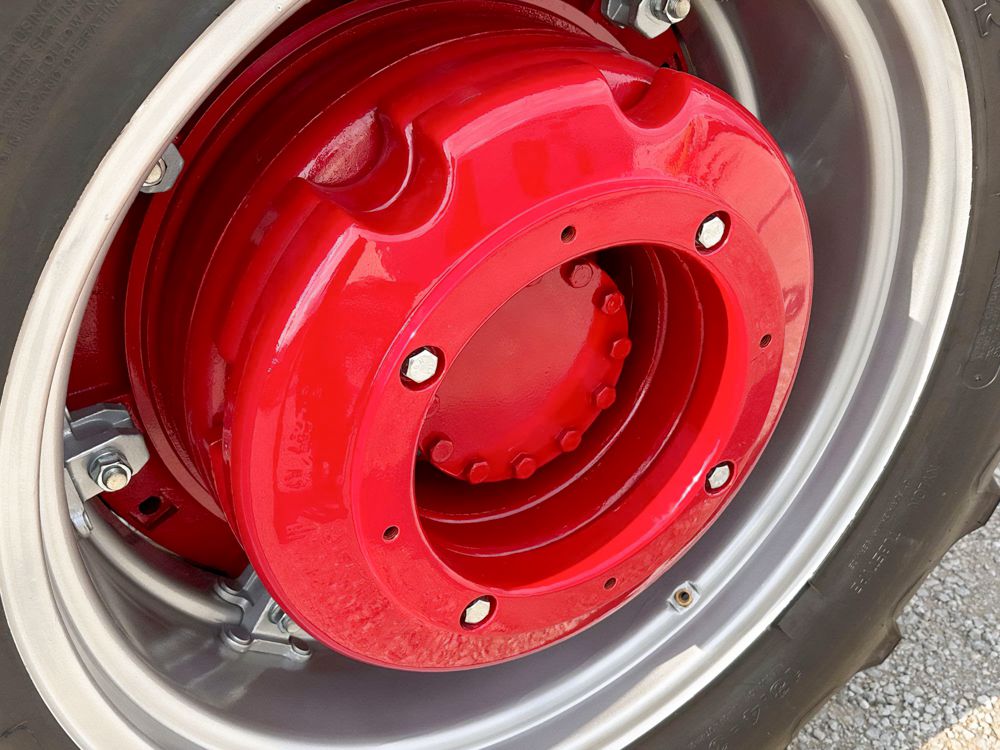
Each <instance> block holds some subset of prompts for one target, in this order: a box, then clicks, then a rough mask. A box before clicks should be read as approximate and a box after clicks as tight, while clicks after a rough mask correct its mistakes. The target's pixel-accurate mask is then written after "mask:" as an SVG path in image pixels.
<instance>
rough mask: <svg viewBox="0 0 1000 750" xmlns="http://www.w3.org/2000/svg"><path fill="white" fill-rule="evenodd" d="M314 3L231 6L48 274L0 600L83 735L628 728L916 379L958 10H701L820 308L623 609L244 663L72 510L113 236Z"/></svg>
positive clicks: (728, 618)
mask: <svg viewBox="0 0 1000 750" xmlns="http://www.w3.org/2000/svg"><path fill="white" fill-rule="evenodd" d="M301 4H302V1H299V2H296V1H289V2H287V3H284V4H282V5H275V4H274V3H271V2H269V0H236V1H235V2H234V3H233V6H232V7H231V8H230V10H228V11H227V12H226V13H225V14H223V15H222V16H221V17H220V18H219V19H218V20H217V22H216V23H215V24H213V26H212V27H211V28H210V29H208V30H207V31H206V32H205V34H204V35H203V36H202V37H201V38H200V39H199V40H198V42H196V44H195V45H194V46H193V47H192V48H191V49H189V50H188V51H187V52H186V53H185V54H184V56H183V57H182V58H181V59H180V60H179V62H178V63H177V64H176V65H175V66H174V68H173V69H172V70H171V71H170V73H169V74H168V75H167V77H166V78H165V79H164V80H163V81H162V82H161V83H160V84H159V85H158V86H157V88H156V89H155V90H154V92H153V93H152V94H151V95H150V97H149V99H148V100H147V102H146V104H145V105H144V106H143V107H142V108H141V109H140V111H139V112H138V113H137V114H136V116H135V117H134V118H133V120H132V121H131V122H130V124H129V126H128V127H127V128H126V129H125V131H124V132H123V133H122V135H121V137H120V138H119V140H118V141H117V142H116V144H115V146H114V147H113V148H112V150H111V152H109V154H108V155H107V156H106V158H105V159H104V161H103V162H102V163H101V165H100V167H99V169H98V171H97V173H96V174H95V175H94V177H93V179H92V181H91V183H90V185H89V186H88V188H87V190H86V191H85V193H84V195H83V196H82V198H81V200H80V202H79V204H78V206H77V208H76V210H75V211H74V213H73V215H72V216H71V217H70V220H69V221H68V223H67V224H66V226H65V228H64V230H63V232H62V234H61V235H60V238H59V240H58V242H57V243H56V246H55V248H54V249H53V253H52V256H51V258H50V260H49V262H48V264H47V266H46V268H45V270H44V272H43V274H42V277H41V279H40V281H39V284H38V287H37V289H36V292H35V295H34V298H33V300H32V303H31V306H30V309H29V311H28V315H27V317H26V320H25V323H24V326H23V328H22V331H21V335H20V337H19V340H18V343H17V347H16V350H15V352H14V357H13V361H12V365H11V369H10V372H9V374H8V379H7V383H6V387H5V390H4V396H3V402H2V406H0V477H3V482H4V489H5V492H4V495H3V510H4V518H5V522H4V523H3V524H2V525H0V594H2V597H3V602H4V607H5V610H6V613H7V617H8V621H9V623H10V626H11V630H12V633H13V635H14V638H15V641H16V643H17V645H18V648H19V650H20V653H21V656H22V658H23V659H24V662H25V664H26V666H27V667H28V669H29V671H30V673H31V675H32V677H33V679H34V681H35V683H36V685H37V686H38V688H39V690H40V692H41V693H42V696H43V697H44V699H45V700H46V702H47V703H48V705H49V706H50V708H51V709H52V710H53V712H54V713H55V715H56V716H57V718H58V719H59V720H60V722H61V723H62V724H63V725H64V726H65V727H66V728H67V730H68V731H69V733H70V734H71V735H72V736H73V738H74V739H75V740H77V741H78V742H79V743H80V744H81V745H83V746H86V747H141V746H154V747H206V748H216V747H218V748H223V747H225V748H231V747H240V748H247V749H251V748H265V747H268V748H270V747H274V746H276V745H280V746H281V747H287V748H306V747H365V746H374V745H380V746H385V745H394V744H399V745H405V746H407V747H413V748H421V747H427V748H435V749H442V748H471V747H500V746H506V745H518V746H527V747H553V746H556V745H561V746H565V747H595V746H599V747H614V746H621V745H624V744H626V743H627V742H629V741H632V740H634V739H635V738H637V737H639V736H640V735H641V734H642V733H644V732H645V731H647V730H648V729H649V728H651V727H652V726H654V725H655V724H656V723H658V722H659V721H661V720H663V719H664V718H665V717H667V716H669V715H670V714H671V713H672V712H673V711H675V710H676V709H677V708H678V707H679V706H681V705H683V703H684V702H685V701H687V700H689V699H690V698H691V697H692V696H693V695H694V694H695V693H696V692H697V691H698V690H700V689H701V688H702V687H704V686H705V685H706V684H707V683H708V682H709V681H710V680H711V679H712V678H714V677H715V676H716V675H718V674H719V673H720V672H721V671H722V670H723V669H724V668H725V667H726V666H727V665H729V664H730V663H732V660H733V659H734V658H736V657H737V656H738V655H739V654H740V653H741V652H742V651H743V650H744V649H745V648H746V647H747V646H748V645H749V644H750V643H751V642H752V641H753V640H754V639H755V638H756V637H757V636H758V635H759V634H760V633H761V632H762V631H763V629H764V628H766V627H767V626H768V625H769V624H770V623H771V622H772V621H773V620H774V619H775V617H776V616H777V615H778V614H779V613H780V611H781V610H782V609H783V608H784V607H786V606H787V604H788V603H789V601H790V600H791V598H792V597H793V596H794V595H795V593H796V592H797V591H798V590H799V589H800V588H801V587H802V586H803V585H804V584H805V583H806V582H807V581H808V579H809V577H810V575H811V574H812V573H813V572H814V571H815V570H816V568H817V567H818V566H819V564H820V563H821V562H822V560H823V559H824V558H825V557H826V556H827V555H828V554H829V552H830V550H831V549H832V547H833V546H834V545H835V544H836V542H837V540H838V539H839V538H840V537H841V535H842V534H843V532H844V530H845V529H846V527H847V525H848V524H849V523H850V521H851V519H852V518H853V517H854V515H855V514H856V512H857V510H858V508H859V507H860V505H861V503H862V502H863V501H864V499H865V497H866V496H867V495H868V493H869V491H870V490H871V488H872V487H873V485H874V483H875V482H876V481H877V479H878V477H879V476H880V474H881V471H882V469H883V467H884V466H885V464H886V462H887V461H888V459H889V456H890V455H891V452H892V450H893V448H894V446H895V445H896V444H897V442H898V440H899V437H900V435H901V434H902V431H903V429H904V428H905V425H906V423H907V420H908V417H909V415H910V414H911V412H912V410H913V408H914V406H915V404H916V401H917V399H918V398H919V396H920V393H921V391H922V388H923V385H924V383H925V381H926V378H927V376H928V373H929V371H930V368H931V365H932V363H933V359H934V357H935V354H936V352H937V349H938V346H939V344H940V341H941V337H942V335H943V331H944V324H945V321H946V318H947V315H948V313H949V310H950V306H951V300H952V298H953V296H954V291H955V286H956V283H957V278H958V271H959V267H960V263H961V258H962V254H963V250H964V245H965V235H966V230H967V219H968V214H969V206H970V200H971V180H972V176H971V164H972V156H971V154H972V146H971V115H970V113H969V106H968V96H967V91H966V88H965V78H964V72H963V69H962V64H961V58H960V54H959V51H958V48H957V46H956V43H955V40H954V36H953V34H952V32H951V27H950V24H949V21H948V17H947V14H946V12H945V10H944V8H943V6H942V5H941V4H940V3H938V2H933V1H932V0H926V1H925V2H920V3H916V4H915V3H914V2H913V0H886V2H883V3H879V4H870V3H866V2H862V1H860V0H859V1H858V2H853V1H845V0H812V2H809V3H799V4H795V5H794V7H793V5H792V4H789V3H786V2H779V0H766V1H762V2H757V3H752V4H736V3H723V2H714V1H713V2H709V0H706V2H704V3H701V4H700V16H699V17H698V18H692V20H691V24H692V34H691V36H692V54H693V56H694V58H695V61H696V63H698V64H699V70H700V72H702V74H704V75H705V76H706V77H707V78H709V79H710V80H714V81H715V82H717V83H719V84H720V85H723V86H726V87H728V88H730V89H731V90H732V91H733V92H734V93H736V94H737V95H738V96H740V97H741V98H742V99H743V101H744V102H745V103H747V105H748V106H750V107H751V108H752V109H754V110H755V111H756V112H757V113H758V115H759V116H760V117H761V119H762V120H763V121H764V123H765V124H766V125H767V126H768V127H769V128H770V129H771V131H772V133H774V134H775V136H776V138H777V139H778V141H779V142H780V143H781V144H782V146H783V148H785V150H786V152H787V153H788V155H789V158H790V160H791V162H792V164H793V167H794V168H795V169H796V172H797V174H798V177H799V179H800V184H801V187H802V189H803V193H804V194H805V196H806V199H807V203H808V206H809V210H810V214H811V220H812V222H813V229H814V234H815V240H816V268H817V279H818V283H817V289H816V303H815V307H814V317H813V321H814V322H813V325H812V328H811V332H810V341H809V343H808V344H807V351H806V358H805V361H804V363H803V368H802V371H801V373H800V376H799V382H798V383H797V385H796V388H795V389H794V392H793V396H792V400H791V402H790V405H789V408H788V411H787V412H786V416H785V417H784V418H783V421H782V424H781V425H780V427H779V431H778V434H777V435H776V437H775V439H774V441H773V442H772V444H771V446H769V448H768V450H767V452H766V454H765V457H764V459H763V461H762V462H761V465H760V466H759V467H758V468H757V470H756V471H755V472H754V474H753V475H752V477H751V479H750V481H749V483H748V485H747V486H746V487H745V488H744V489H743V490H742V491H741V493H740V496H739V498H738V499H737V500H736V501H735V503H734V505H733V506H732V507H731V508H730V509H729V510H727V512H726V513H725V515H724V516H723V517H722V518H721V519H720V521H719V522H718V523H717V524H716V525H715V526H714V527H713V528H712V529H711V531H710V532H709V533H708V534H707V535H706V536H705V537H703V538H702V540H700V541H699V542H698V544H697V545H696V546H695V547H694V549H693V550H692V551H691V552H690V553H689V554H688V555H686V556H685V558H684V559H683V560H682V561H681V562H680V563H679V564H678V565H676V566H675V567H674V568H673V569H672V570H671V571H669V573H668V574H667V575H666V576H665V577H664V578H663V579H662V580H660V581H659V582H658V583H657V584H655V585H654V586H653V587H651V588H650V589H649V590H648V591H646V592H645V593H644V594H643V595H642V596H640V597H639V598H638V599H637V600H636V601H634V602H632V603H631V604H629V605H628V606H627V607H626V608H625V609H624V610H622V611H621V612H619V613H617V614H616V615H614V616H612V617H610V618H608V619H607V620H605V621H604V622H602V623H600V624H599V625H597V626H596V627H594V628H592V629H590V630H589V631H587V632H585V633H583V634H581V635H579V636H577V637H575V638H573V639H571V640H570V641H568V642H566V643H564V644H560V645H558V646H556V647H554V648H551V649H549V650H547V651H545V652H543V653H541V654H537V655H534V656H531V657H528V658H525V659H521V660H519V661H516V662H513V663H511V664H506V665H501V666H499V667H492V668H489V669H486V670H477V671H473V672H465V673H450V674H435V675H428V674H400V673H395V672H390V671H388V670H380V669H376V668H370V667H366V666H363V665H358V664H353V663H351V662H349V661H347V660H345V659H343V658H341V657H338V656H336V655H333V654H319V655H317V657H316V658H314V659H312V660H311V661H310V663H309V665H308V666H307V667H304V668H298V669H292V668H286V667H284V666H282V665H275V663H274V661H273V660H270V659H268V658H267V657H260V656H256V655H252V656H251V657H250V658H239V659H237V658H234V657H233V656H232V655H231V654H226V653H225V652H224V650H223V647H221V646H220V645H219V644H218V642H217V639H216V637H215V633H216V628H215V627H214V626H211V625H209V624H206V623H204V622H201V623H199V622H198V621H197V619H195V618H192V617H190V616H189V615H190V612H188V613H187V614H185V613H183V612H176V613H173V614H171V613H169V612H166V611H164V608H162V607H156V606H155V605H153V604H151V603H150V602H149V601H147V600H146V599H144V597H143V595H142V593H141V592H139V591H138V590H137V589H136V587H130V586H129V585H128V583H127V582H125V583H124V584H123V582H122V581H121V580H120V579H121V577H122V576H121V572H120V568H121V565H119V566H118V567H115V566H114V565H111V564H109V563H108V562H107V560H106V559H105V557H104V556H102V555H100V554H98V553H97V552H96V551H95V549H94V547H93V546H92V545H90V544H89V543H83V544H81V543H78V541H77V537H76V535H75V532H74V530H73V527H72V525H71V523H70V519H69V516H68V513H67V512H66V500H65V493H64V487H63V480H62V471H61V463H62V460H61V458H62V443H61V424H62V409H63V404H64V400H65V389H66V380H67V375H68V369H69V361H70V356H71V354H72V348H73V342H74V340H75V336H76V330H77V327H78V324H79V319H80V317H81V316H82V312H83V307H84V305H83V302H84V301H85V300H86V298H87V295H88V293H89V289H90V287H91V284H92V282H93V278H94V276H95V275H96V272H97V269H98V268H99V265H100V261H101V258H102V257H103V253H104V251H105V249H106V246H107V244H108V242H109V240H110V238H111V237H112V236H113V234H114V231H115V229H116V228H117V225H118V222H119V221H120V219H121V217H122V216H123V214H124V212H125V210H126V209H127V207H128V205H129V204H130V202H131V200H132V198H133V197H134V195H135V192H136V191H137V190H138V187H139V186H140V185H141V183H142V181H143V177H144V176H145V175H146V174H147V173H148V171H149V166H150V165H151V164H153V163H154V162H155V161H156V159H157V157H158V155H159V154H160V153H161V151H162V149H163V147H164V145H165V144H166V143H167V142H168V140H169V139H170V137H171V136H172V134H173V132H175V130H176V129H177V128H178V127H179V126H180V125H181V124H182V123H183V122H184V121H185V120H186V119H187V117H188V116H189V115H190V113H191V112H192V111H193V109H194V108H195V107H196V106H197V104H198V102H199V101H200V100H201V99H202V98H203V97H204V96H205V95H207V93H208V92H210V91H211V89H212V88H213V86H214V85H215V84H216V82H217V81H218V80H220V79H221V77H222V76H223V75H224V74H225V72H226V71H227V70H228V69H229V68H230V67H231V66H232V65H233V64H235V62H236V61H238V60H239V59H240V58H241V57H242V56H243V55H244V54H246V52H247V51H248V50H249V49H251V48H252V47H253V46H254V45H255V44H256V43H257V42H258V41H259V40H260V39H262V38H263V37H264V36H265V35H266V34H267V33H268V32H269V31H270V30H272V29H273V28H274V27H275V26H276V25H277V24H278V23H280V21H281V20H283V19H284V18H286V17H287V16H288V15H290V14H291V13H292V12H293V11H294V10H295V9H296V8H297V7H298V6H299V5H301ZM872 5H876V6H877V7H871V6H872ZM736 6H739V7H736ZM776 36H777V37H779V38H775V37H776ZM925 50H933V51H934V54H933V56H931V55H927V54H925V53H924V51H925ZM804 55H807V58H803V56H804ZM94 217H103V221H95V220H94ZM832 282H836V283H832ZM119 562H120V561H119ZM685 582H692V583H693V589H694V590H695V591H696V592H697V594H698V597H697V601H696V603H695V605H694V606H691V607H688V608H686V609H684V610H683V611H678V610H677V609H675V608H673V607H671V606H670V605H669V602H670V600H671V595H672V592H673V590H674V589H675V588H676V587H677V586H678V585H681V584H682V583H685ZM161 598H162V597H161ZM180 609H183V606H181V607H180Z"/></svg>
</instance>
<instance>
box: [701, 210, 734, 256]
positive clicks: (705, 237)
mask: <svg viewBox="0 0 1000 750" xmlns="http://www.w3.org/2000/svg"><path fill="white" fill-rule="evenodd" d="M727 228H728V227H727V225H726V220H725V219H724V218H722V216H720V215H719V214H712V215H711V216H709V217H708V218H707V219H705V221H703V222H702V223H701V226H700V227H698V234H697V235H696V237H695V239H696V240H697V243H698V249H699V250H706V251H707V250H712V249H714V248H715V247H717V246H718V245H719V243H720V242H722V239H723V238H724V237H725V236H726V229H727Z"/></svg>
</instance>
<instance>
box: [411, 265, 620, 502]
mask: <svg viewBox="0 0 1000 750" xmlns="http://www.w3.org/2000/svg"><path fill="white" fill-rule="evenodd" d="M631 347H632V344H631V342H630V341H629V339H628V317H627V315H626V314H625V305H624V297H623V296H622V294H621V292H619V291H618V287H617V286H616V285H615V282H614V281H613V280H612V279H611V277H610V276H608V275H607V274H606V273H604V271H602V270H600V269H599V268H598V267H597V266H596V264H594V263H592V262H589V261H586V260H582V261H573V262H570V263H567V264H566V265H565V266H563V267H562V268H561V269H554V270H552V271H549V272H548V273H546V274H545V275H544V276H542V277H541V278H540V279H538V280H537V281H535V282H532V283H531V284H529V285H528V286H527V287H526V288H525V289H522V290H521V291H520V292H518V293H517V294H515V295H514V297H512V298H511V299H510V300H509V301H508V302H507V303H506V304H504V306H503V307H501V308H500V309H499V310H497V311H496V312H495V313H494V314H493V315H492V316H491V317H490V318H489V319H488V320H487V321H486V322H485V323H484V324H483V326H482V328H480V329H479V331H478V332H477V333H476V334H475V335H474V336H473V337H472V338H471V339H470V340H469V342H468V343H467V344H466V345H465V347H464V348H463V349H462V355H461V356H460V357H459V358H457V359H456V360H455V362H454V363H453V364H452V365H451V367H450V368H449V369H448V376H447V378H445V379H444V380H443V382H442V383H441V385H440V386H439V387H438V389H437V393H436V394H435V396H434V399H433V400H432V402H431V410H430V411H429V412H428V414H427V419H426V421H425V422H424V428H423V430H422V432H421V440H420V444H421V445H422V446H423V455H424V457H425V458H426V459H427V460H429V461H430V462H431V463H432V464H433V465H434V466H436V467H437V468H439V469H441V470H442V471H444V472H445V473H447V474H450V475H451V476H453V477H456V478H461V479H466V480H467V481H469V482H471V483H473V484H479V483H482V482H486V481H493V482H496V481H501V480H504V479H510V478H515V479H528V478H529V477H531V476H533V475H534V473H535V472H536V471H537V470H538V469H539V468H541V467H542V466H544V465H546V464H547V463H549V462H550V461H551V460H552V459H554V458H555V457H556V456H558V455H560V454H561V453H569V452H570V451H573V450H576V449H577V448H578V447H579V446H580V443H581V441H582V438H583V434H584V432H585V431H586V430H587V428H589V427H590V426H591V425H592V424H593V423H594V420H595V419H597V416H598V414H600V413H601V412H602V411H603V410H605V409H607V408H609V407H610V406H611V405H612V404H613V403H614V401H615V386H616V385H617V383H618V378H619V376H620V375H621V371H622V366H623V364H624V360H625V357H626V356H627V355H628V352H629V351H630V350H631Z"/></svg>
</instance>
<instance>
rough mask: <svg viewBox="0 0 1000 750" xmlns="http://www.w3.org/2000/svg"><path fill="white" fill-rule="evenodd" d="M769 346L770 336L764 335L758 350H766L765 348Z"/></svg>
mask: <svg viewBox="0 0 1000 750" xmlns="http://www.w3.org/2000/svg"><path fill="white" fill-rule="evenodd" d="M770 344H771V334H769V333H766V334H764V335H763V336H762V337H761V339H760V348H761V349H767V347H768V346H769V345H770Z"/></svg>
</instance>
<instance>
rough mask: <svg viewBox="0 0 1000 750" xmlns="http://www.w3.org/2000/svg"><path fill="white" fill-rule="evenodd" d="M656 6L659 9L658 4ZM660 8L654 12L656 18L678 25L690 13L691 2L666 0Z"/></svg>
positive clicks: (688, 0)
mask: <svg viewBox="0 0 1000 750" xmlns="http://www.w3.org/2000/svg"><path fill="white" fill-rule="evenodd" d="M657 6H658V7H659V4H657ZM662 8H663V9H662V10H659V9H657V10H656V11H654V12H655V13H656V15H657V16H660V17H661V18H663V20H664V21H668V22H669V23H680V22H681V21H683V20H684V19H685V18H687V17H688V14H689V13H690V12H691V0H667V1H666V2H665V3H663V5H662Z"/></svg>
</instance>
